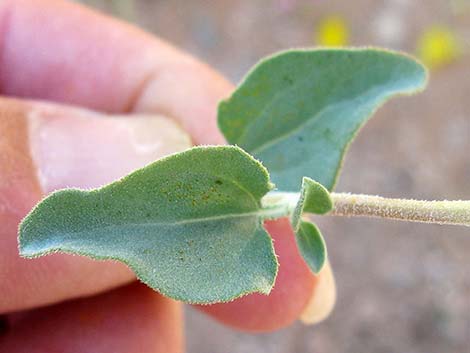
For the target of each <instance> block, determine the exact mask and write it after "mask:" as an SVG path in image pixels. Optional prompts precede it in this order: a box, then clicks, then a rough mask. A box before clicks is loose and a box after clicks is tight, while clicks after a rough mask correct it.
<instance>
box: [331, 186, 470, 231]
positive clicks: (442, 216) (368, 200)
mask: <svg viewBox="0 0 470 353" xmlns="http://www.w3.org/2000/svg"><path fill="white" fill-rule="evenodd" d="M331 197H332V198H333V201H334V205H335V206H334V209H333V211H331V212H330V213H329V214H330V215H337V216H366V217H379V218H388V219H396V220H402V221H410V222H424V223H437V224H455V225H464V226H470V201H417V200H403V199H388V198H384V197H380V196H369V195H354V194H348V193H332V194H331Z"/></svg>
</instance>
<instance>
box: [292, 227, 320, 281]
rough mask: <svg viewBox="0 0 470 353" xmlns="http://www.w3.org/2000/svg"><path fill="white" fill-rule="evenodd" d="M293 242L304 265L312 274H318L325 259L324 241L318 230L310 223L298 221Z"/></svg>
mask: <svg viewBox="0 0 470 353" xmlns="http://www.w3.org/2000/svg"><path fill="white" fill-rule="evenodd" d="M295 240H296V242H297V247H298V248H299V252H300V255H302V258H303V259H304V261H305V263H306V264H307V265H308V267H309V268H310V270H311V271H312V272H313V273H314V274H318V273H319V272H320V271H321V269H322V268H323V265H324V264H325V262H326V257H327V252H326V245H325V241H324V240H323V237H322V235H321V233H320V230H319V229H318V228H317V226H316V225H314V224H312V223H310V222H307V221H300V224H299V229H298V230H297V231H296V232H295Z"/></svg>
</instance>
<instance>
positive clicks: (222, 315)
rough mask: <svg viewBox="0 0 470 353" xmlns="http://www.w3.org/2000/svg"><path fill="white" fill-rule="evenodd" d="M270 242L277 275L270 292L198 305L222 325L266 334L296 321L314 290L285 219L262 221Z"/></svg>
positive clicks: (310, 275) (313, 280)
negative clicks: (276, 265) (276, 261)
mask: <svg viewBox="0 0 470 353" xmlns="http://www.w3.org/2000/svg"><path fill="white" fill-rule="evenodd" d="M265 225H266V229H267V230H268V231H269V233H270V234H271V236H272V237H273V240H274V247H275V249H276V254H277V255H278V260H279V263H280V265H279V273H278V275H277V279H276V284H275V286H274V288H273V290H272V292H271V293H270V294H269V295H268V296H266V295H261V294H251V295H248V296H246V297H242V298H240V299H238V300H235V301H233V302H231V303H226V304H215V305H208V306H198V308H199V309H201V310H202V311H204V312H206V313H208V314H210V315H212V316H213V317H215V318H216V319H217V320H219V321H221V322H222V323H224V324H226V325H229V326H232V327H235V328H237V329H241V330H245V331H251V332H266V331H272V330H276V329H279V328H281V327H285V326H287V325H289V324H291V323H292V322H293V321H295V320H296V319H298V318H299V316H300V315H301V313H302V312H303V310H304V309H305V308H306V306H307V303H308V302H309V300H310V297H311V296H312V292H313V291H314V288H315V285H316V282H317V278H316V277H314V276H313V275H312V274H311V272H310V270H309V269H308V267H307V266H306V265H305V263H304V261H303V260H302V259H301V257H300V255H299V253H298V250H297V246H296V244H295V238H294V234H293V232H292V229H291V227H290V224H289V221H288V220H287V219H285V218H284V219H281V220H278V221H268V222H266V224H265Z"/></svg>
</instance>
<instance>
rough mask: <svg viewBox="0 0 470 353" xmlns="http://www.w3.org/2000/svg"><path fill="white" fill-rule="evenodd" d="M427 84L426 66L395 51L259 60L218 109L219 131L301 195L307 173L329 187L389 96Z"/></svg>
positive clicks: (291, 54) (298, 53)
mask: <svg viewBox="0 0 470 353" xmlns="http://www.w3.org/2000/svg"><path fill="white" fill-rule="evenodd" d="M426 80H427V73H426V70H425V68H424V67H423V66H422V65H421V64H419V63H418V62H416V61H415V60H414V59H412V58H411V57H409V56H406V55H403V54H400V53H396V52H391V51H384V50H378V49H319V50H294V51H287V52H283V53H280V54H278V55H275V56H272V57H270V58H268V59H265V60H263V61H261V63H259V64H258V65H257V66H256V67H255V68H254V69H253V70H252V71H251V72H250V73H249V74H248V76H247V77H246V78H245V80H244V81H243V82H242V83H241V85H240V86H239V87H238V89H237V90H236V91H235V92H234V93H233V95H232V96H231V97H230V98H229V99H228V100H226V101H224V102H222V103H221V104H220V105H219V115H218V121H219V126H220V129H221V131H222V132H223V134H224V135H225V137H226V139H227V140H228V141H229V142H230V143H231V144H236V145H238V146H240V147H242V148H243V149H244V150H246V151H248V152H249V153H251V154H252V155H254V156H255V157H256V158H258V159H260V160H261V161H262V162H263V164H264V165H265V166H266V167H267V168H268V169H269V171H270V174H271V178H272V180H273V182H274V183H275V184H276V186H277V187H278V188H279V189H280V190H282V191H296V190H298V188H299V184H300V181H301V179H302V177H303V176H309V177H311V178H313V179H315V180H317V181H318V182H320V183H321V184H322V185H325V187H326V188H327V189H328V190H332V189H333V187H334V185H335V183H336V179H337V176H338V173H339V170H340V167H341V164H342V160H343V155H344V153H345V151H346V150H347V148H348V146H349V144H350V142H351V141H352V140H353V139H354V137H355V135H356V133H357V131H358V130H359V128H360V127H361V126H362V125H363V124H364V123H365V122H366V121H367V119H368V118H369V117H370V116H371V114H373V113H374V112H375V111H376V110H377V109H378V107H380V106H381V105H382V104H383V103H384V102H385V101H386V100H387V99H389V98H390V97H392V96H395V95H397V94H411V93H414V92H416V91H417V90H420V89H423V88H424V86H425V84H426Z"/></svg>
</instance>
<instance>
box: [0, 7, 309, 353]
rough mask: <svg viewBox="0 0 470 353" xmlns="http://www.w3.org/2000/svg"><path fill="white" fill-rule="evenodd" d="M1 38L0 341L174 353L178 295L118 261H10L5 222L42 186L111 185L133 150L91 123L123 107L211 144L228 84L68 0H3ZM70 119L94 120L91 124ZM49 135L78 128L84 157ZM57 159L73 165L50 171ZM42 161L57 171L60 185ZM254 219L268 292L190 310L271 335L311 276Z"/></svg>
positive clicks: (293, 312)
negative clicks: (270, 273)
mask: <svg viewBox="0 0 470 353" xmlns="http://www.w3.org/2000/svg"><path fill="white" fill-rule="evenodd" d="M0 38H1V40H0V94H1V96H2V98H0V165H1V166H2V167H1V169H0V221H1V224H2V227H1V228H0V314H3V319H2V320H3V324H1V325H0V350H2V351H3V350H5V351H8V352H31V351H32V348H31V347H34V352H48V353H49V352H83V351H84V347H86V351H87V352H94V351H96V352H101V353H102V352H166V353H171V352H182V351H184V343H183V341H184V339H183V332H182V316H181V304H180V303H176V302H175V301H172V300H170V299H167V298H164V297H162V296H160V295H159V294H158V293H156V292H153V291H152V290H150V289H148V288H147V287H145V286H143V285H141V284H136V283H135V282H134V281H135V277H134V276H133V274H132V272H131V271H130V270H128V269H127V268H126V267H125V266H124V265H122V264H119V263H114V262H98V261H93V260H91V259H88V258H85V257H77V256H70V255H65V254H54V255H50V256H46V257H43V258H38V259H34V260H26V259H22V258H20V257H19V256H18V251H17V241H16V230H17V226H18V223H19V222H20V220H21V219H22V217H24V216H25V215H26V213H27V212H28V211H29V210H30V209H31V207H33V206H34V205H35V204H36V203H37V202H38V201H39V200H40V199H41V197H43V196H44V195H45V194H46V193H48V192H50V191H52V190H53V189H55V188H60V187H67V186H81V187H89V186H97V185H96V175H93V176H90V174H92V173H91V171H93V170H95V171H97V172H96V173H104V174H106V175H101V176H100V178H98V179H99V180H108V179H109V181H111V180H113V179H114V178H116V177H117V176H120V175H118V174H120V173H122V172H123V170H122V166H123V165H124V166H125V165H126V163H127V164H128V165H129V168H130V167H132V168H135V166H134V165H132V163H131V162H132V160H133V157H132V156H133V155H132V153H134V152H132V151H131V152H129V154H127V155H126V154H123V153H122V150H119V148H117V147H118V146H121V141H120V140H119V139H118V138H115V137H113V136H118V135H113V133H112V130H113V128H112V126H111V127H110V126H109V123H108V124H107V125H106V126H105V127H104V125H103V126H101V123H100V121H102V120H104V119H107V117H109V116H110V115H113V116H121V118H122V119H128V120H129V124H133V123H132V122H131V121H132V119H134V120H135V118H133V117H132V116H139V115H141V114H143V113H145V114H146V116H150V117H151V115H152V114H159V115H164V116H167V117H170V118H171V119H174V120H175V121H176V122H177V123H178V124H179V125H180V126H181V127H182V128H183V129H184V130H186V131H188V133H189V134H190V136H191V137H192V139H193V142H194V143H196V144H202V143H203V144H221V143H224V140H223V137H222V136H221V135H220V133H219V131H218V129H217V125H216V115H215V114H216V113H215V112H216V105H217V102H218V101H219V100H220V99H222V98H225V97H227V96H229V95H230V93H231V91H232V90H233V86H232V85H231V84H230V83H229V82H227V81H226V80H225V79H224V78H223V77H222V76H220V75H219V74H218V73H216V72H214V71H213V70H211V69H210V68H209V67H207V66H206V65H204V64H202V63H200V62H198V61H196V60H195V59H193V58H191V57H190V56H188V55H186V54H184V53H182V52H180V51H178V50H177V49H175V48H173V47H172V46H171V45H169V44H168V43H165V42H164V41H162V40H159V39H157V38H155V37H153V36H150V35H149V34H147V33H145V32H142V31H141V30H139V29H136V28H134V27H132V26H130V25H128V24H125V23H122V22H119V21H117V20H115V19H112V18H109V17H106V16H104V15H101V14H98V13H96V12H93V11H91V10H89V9H87V8H85V7H82V6H79V5H77V4H74V3H70V2H64V1H59V0H4V1H2V2H1V3H0ZM8 97H10V98H8ZM12 97H14V98H12ZM38 100H41V101H48V102H49V103H47V104H45V103H43V102H39V101H38ZM51 102H53V103H51ZM66 105H74V106H76V107H79V108H73V109H72V108H70V107H68V106H66ZM84 108H86V109H89V110H93V111H96V112H98V113H94V112H91V111H89V110H84ZM122 115H126V116H125V117H122ZM75 116H80V117H81V118H83V117H87V116H89V117H90V119H91V120H93V119H94V120H93V121H94V123H93V124H95V125H94V127H93V132H94V133H93V134H89V131H90V126H89V125H87V124H84V125H80V124H79V123H77V122H76V121H78V120H76V119H75V120H74V117H75ZM97 117H98V118H97ZM91 120H90V121H91ZM37 121H40V122H41V124H47V123H49V122H51V121H55V122H57V121H58V123H57V126H58V127H57V129H52V130H51V129H49V130H47V129H44V128H43V126H42V125H37ZM34 124H36V125H34ZM33 125H34V128H32V126H33ZM38 126H39V128H38ZM54 126H55V125H54ZM86 129H88V130H86ZM100 129H101V130H100ZM44 131H48V133H50V135H47V138H44V136H43V135H44V134H43V135H41V132H44ZM50 131H53V132H52V133H51V132H50ZM61 131H63V132H64V133H65V132H67V134H75V133H77V134H79V133H82V134H83V133H84V132H85V133H86V138H87V140H86V142H87V144H91V146H94V147H95V148H94V151H93V153H91V154H90V153H88V154H87V155H86V156H84V155H83V151H81V150H78V149H77V150H74V148H75V144H70V146H68V145H67V143H68V142H67V141H69V139H67V141H63V140H60V138H61V136H62V135H61ZM100 131H101V132H100ZM77 136H78V135H77ZM80 136H83V135H80ZM33 146H34V150H33ZM38 146H39V147H38ZM64 151H65V152H64ZM123 156H124V157H123ZM85 157H86V158H85ZM58 158H59V161H58ZM60 158H63V162H64V163H65V162H68V163H69V164H70V161H73V164H75V165H76V166H79V167H81V169H80V168H79V169H78V172H77V169H76V168H75V169H73V173H72V170H61V168H64V167H63V165H64V163H60ZM105 159H106V160H111V161H119V168H118V169H119V170H117V169H116V170H114V169H113V164H110V167H109V168H102V170H101V169H99V168H98V167H99V166H101V164H100V163H102V162H103V160H105ZM150 160H151V159H150ZM150 160H149V161H150ZM82 166H83V167H82ZM95 167H96V168H95ZM51 170H52V171H53V172H54V173H56V172H57V171H59V172H61V173H62V175H61V178H60V180H59V179H57V180H56V179H54V178H56V175H55V174H54V173H52V172H51ZM80 170H81V171H80ZM44 180H46V181H44ZM51 185H53V186H51ZM266 228H267V229H268V231H269V232H270V234H271V235H272V236H273V238H274V240H275V248H276V253H277V254H278V255H279V261H280V272H279V276H278V279H277V282H276V285H275V287H274V289H273V291H272V293H271V294H270V295H269V296H262V295H256V294H255V295H250V296H247V297H244V298H241V299H239V300H237V301H235V302H232V303H227V304H216V305H212V306H204V307H199V309H200V310H202V311H203V312H205V313H207V314H209V315H211V316H213V317H214V318H216V319H217V320H219V321H221V322H222V323H224V324H227V325H230V326H233V327H236V328H238V329H241V330H245V331H252V332H262V331H272V330H276V329H279V328H281V327H284V326H286V325H288V324H290V323H292V322H293V321H294V320H296V319H297V318H298V317H299V315H300V314H301V313H302V311H303V309H304V308H305V306H306V305H307V302H308V301H309V299H310V298H311V297H312V293H315V292H314V289H315V284H316V281H317V278H316V277H314V276H313V275H312V274H311V273H310V272H309V270H308V268H307V267H306V266H305V265H304V263H303V261H302V260H301V259H300V256H299V254H298V252H297V248H296V246H295V242H294V237H293V234H292V231H291V229H290V227H289V224H288V222H287V220H279V221H276V222H272V221H271V222H268V223H267V224H266ZM132 282H134V283H132ZM130 283H131V284H130ZM313 295H315V294H313ZM2 327H3V329H2ZM2 331H3V334H2V333H1V332H2Z"/></svg>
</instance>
